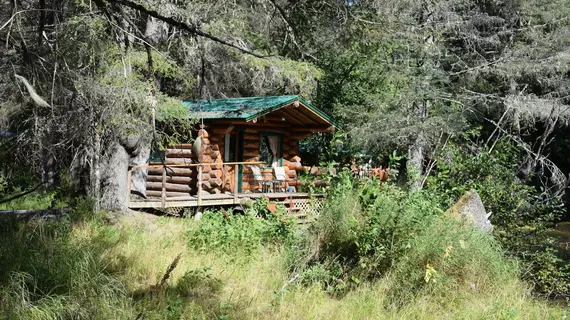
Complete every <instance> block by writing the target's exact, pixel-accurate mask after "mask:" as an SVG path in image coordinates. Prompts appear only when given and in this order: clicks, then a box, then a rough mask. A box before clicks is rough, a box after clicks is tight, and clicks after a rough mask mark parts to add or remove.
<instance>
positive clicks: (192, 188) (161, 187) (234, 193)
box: [127, 162, 324, 216]
mask: <svg viewBox="0 0 570 320" xmlns="http://www.w3.org/2000/svg"><path fill="white" fill-rule="evenodd" d="M246 165H247V166H250V167H251V166H253V165H255V166H260V167H262V166H263V163H261V162H231V163H223V162H222V163H216V164H211V163H194V164H184V165H142V166H133V167H131V168H129V171H128V178H127V179H128V183H127V188H128V194H129V195H131V191H132V190H131V183H130V181H131V177H132V175H133V171H134V170H146V171H147V172H157V171H159V172H161V174H160V176H161V179H160V182H158V181H157V182H152V183H153V185H152V187H153V188H154V189H155V190H153V191H151V190H147V197H146V198H142V197H133V196H132V195H131V196H130V197H129V199H128V207H129V208H131V209H143V208H152V209H166V208H204V207H223V206H247V205H249V204H251V203H252V202H254V201H256V200H257V199H259V198H266V199H267V200H268V203H269V206H268V207H269V210H270V211H275V210H276V209H277V206H279V205H281V206H283V208H284V209H285V210H286V213H287V214H290V215H295V216H307V215H318V214H319V213H320V209H322V207H323V200H324V195H323V194H309V193H306V192H261V189H255V188H248V189H247V191H245V192H244V191H242V190H244V188H243V184H244V183H248V182H243V180H248V179H242V176H241V174H240V173H242V172H243V171H244V166H246ZM213 166H217V167H219V168H221V169H220V171H221V172H222V176H221V177H220V179H221V181H222V185H223V186H224V188H222V191H223V192H220V193H209V192H208V191H207V190H208V188H205V187H204V179H202V176H203V172H204V171H210V167H213ZM205 167H208V169H206V170H205V169H204V168H205ZM175 169H184V170H188V171H189V172H196V177H195V178H196V179H195V180H194V179H188V181H189V182H188V181H186V180H185V181H184V182H179V181H178V178H180V177H177V176H176V175H173V173H174V172H175V171H174V170H175ZM177 172H180V171H179V170H178V171H177ZM210 172H211V171H210ZM236 173H237V174H236ZM269 179H271V178H270V177H269ZM155 180H157V179H155ZM296 185H297V186H300V184H299V183H298V182H297V184H296ZM147 188H148V183H147ZM285 190H288V189H285ZM149 191H151V192H149ZM175 191H178V192H175ZM180 191H183V192H180ZM186 191H187V192H186ZM269 191H276V190H269Z"/></svg>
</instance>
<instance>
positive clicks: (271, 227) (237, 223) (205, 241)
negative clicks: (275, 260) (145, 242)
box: [188, 199, 295, 253]
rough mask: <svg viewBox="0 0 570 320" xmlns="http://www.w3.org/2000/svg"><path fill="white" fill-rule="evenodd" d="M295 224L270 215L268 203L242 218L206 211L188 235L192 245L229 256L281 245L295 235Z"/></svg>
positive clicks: (262, 202) (257, 205) (259, 203)
mask: <svg viewBox="0 0 570 320" xmlns="http://www.w3.org/2000/svg"><path fill="white" fill-rule="evenodd" d="M294 226H295V221H294V220H293V219H291V218H289V217H286V216H284V213H283V212H282V211H281V212H277V213H275V214H272V213H270V212H269V211H268V210H267V203H266V201H265V200H264V199H262V200H258V201H257V202H255V203H254V205H253V206H252V207H251V208H249V209H248V210H246V212H245V213H244V214H243V215H242V214H231V213H229V214H228V213H226V212H225V211H206V212H204V214H203V215H202V217H201V218H200V222H199V224H198V226H197V227H196V228H192V229H190V230H189V231H188V238H189V245H190V246H191V247H194V248H196V249H200V250H220V251H224V252H226V253H241V252H242V251H245V252H248V253H250V252H252V251H255V250H257V249H259V248H260V247H261V246H262V245H266V244H271V243H280V242H283V241H284V240H285V239H287V238H288V237H289V236H290V235H291V234H292V232H293V230H294Z"/></svg>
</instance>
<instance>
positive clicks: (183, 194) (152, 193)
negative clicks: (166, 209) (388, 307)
mask: <svg viewBox="0 0 570 320" xmlns="http://www.w3.org/2000/svg"><path fill="white" fill-rule="evenodd" d="M189 195H190V193H189V192H172V191H166V197H167V198H170V197H188V196H189ZM146 196H147V197H156V198H161V197H162V191H156V190H147V191H146Z"/></svg>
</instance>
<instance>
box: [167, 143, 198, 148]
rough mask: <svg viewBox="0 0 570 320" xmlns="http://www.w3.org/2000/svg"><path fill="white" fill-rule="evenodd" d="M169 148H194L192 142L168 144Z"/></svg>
mask: <svg viewBox="0 0 570 320" xmlns="http://www.w3.org/2000/svg"><path fill="white" fill-rule="evenodd" d="M168 149H192V144H191V143H181V144H175V145H172V146H168Z"/></svg>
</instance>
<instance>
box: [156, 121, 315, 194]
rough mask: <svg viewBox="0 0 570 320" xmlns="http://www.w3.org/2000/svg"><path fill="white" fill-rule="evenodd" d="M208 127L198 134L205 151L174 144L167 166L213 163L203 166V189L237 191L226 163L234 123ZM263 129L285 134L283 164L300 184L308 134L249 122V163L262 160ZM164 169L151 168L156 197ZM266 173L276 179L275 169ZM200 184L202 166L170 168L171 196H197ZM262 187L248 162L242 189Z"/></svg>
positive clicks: (294, 183)
mask: <svg viewBox="0 0 570 320" xmlns="http://www.w3.org/2000/svg"><path fill="white" fill-rule="evenodd" d="M207 128H208V131H206V130H204V129H202V130H200V131H199V133H198V135H199V136H200V135H201V136H202V138H203V140H202V151H201V154H199V155H196V154H193V152H192V144H190V143H187V144H179V145H173V146H169V147H168V148H167V149H166V153H165V155H166V157H165V163H166V164H167V165H174V164H177V165H178V164H191V163H202V164H210V165H204V166H202V175H201V178H202V190H203V192H204V193H206V192H207V193H210V194H217V193H224V192H233V191H234V189H235V186H234V184H235V172H234V166H232V165H229V166H224V165H223V158H224V137H225V134H227V133H230V132H231V131H232V129H233V126H232V125H230V124H218V123H211V124H208V125H207ZM261 132H277V133H281V134H283V158H284V160H283V167H285V173H286V174H287V176H288V184H289V185H290V186H297V185H298V181H297V177H298V176H299V173H300V172H301V171H303V170H305V168H304V167H303V165H302V164H301V158H299V157H298V156H297V154H298V153H299V145H298V143H299V140H300V139H302V138H304V136H302V135H300V134H299V133H298V132H293V131H292V129H291V128H286V127H278V128H273V127H270V126H264V125H263V124H261V125H253V124H249V125H248V127H246V128H245V130H244V161H245V162H256V161H259V158H258V155H259V144H260V134H261ZM305 136H306V134H305ZM285 159H288V160H285ZM231 162H233V161H231ZM151 164H161V163H151ZM162 170H163V169H162V167H152V168H149V170H148V178H147V183H146V189H147V195H149V196H152V197H160V196H161V194H162ZM262 173H263V174H264V177H266V179H268V180H269V179H272V178H271V177H272V176H273V171H272V169H271V168H265V169H262ZM197 184H198V167H191V168H181V167H170V168H168V169H167V174H166V196H167V197H175V196H185V195H186V196H187V195H196V194H197V192H198V187H197ZM258 189H261V186H259V184H258V183H256V182H255V181H254V180H253V174H252V172H251V169H250V168H248V166H247V165H244V168H243V176H242V191H243V192H248V191H257V190H258Z"/></svg>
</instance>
